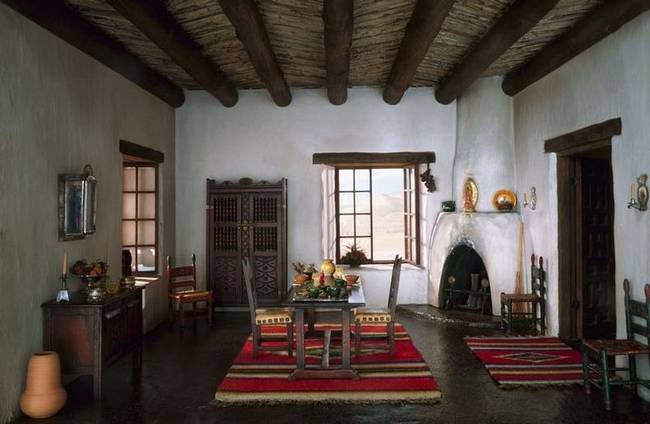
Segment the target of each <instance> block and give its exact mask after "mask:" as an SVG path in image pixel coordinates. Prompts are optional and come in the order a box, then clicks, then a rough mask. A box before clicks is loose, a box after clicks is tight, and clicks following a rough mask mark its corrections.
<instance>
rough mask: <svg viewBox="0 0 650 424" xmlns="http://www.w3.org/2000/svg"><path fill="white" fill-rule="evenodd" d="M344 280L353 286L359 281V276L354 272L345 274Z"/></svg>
mask: <svg viewBox="0 0 650 424" xmlns="http://www.w3.org/2000/svg"><path fill="white" fill-rule="evenodd" d="M345 281H347V283H348V284H349V285H351V286H354V285H356V284H357V283H358V281H359V276H358V275H356V274H345Z"/></svg>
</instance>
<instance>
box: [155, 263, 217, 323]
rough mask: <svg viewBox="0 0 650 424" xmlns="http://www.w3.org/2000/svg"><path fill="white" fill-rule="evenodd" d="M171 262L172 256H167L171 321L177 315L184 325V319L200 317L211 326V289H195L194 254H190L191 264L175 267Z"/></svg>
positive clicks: (212, 312)
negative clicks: (189, 306) (188, 306)
mask: <svg viewBox="0 0 650 424" xmlns="http://www.w3.org/2000/svg"><path fill="white" fill-rule="evenodd" d="M172 264H173V262H172V257H171V256H167V281H168V283H169V295H168V299H169V305H168V306H169V315H170V318H171V319H172V321H173V320H174V318H176V317H177V318H178V319H179V320H180V322H181V327H184V325H185V320H186V319H192V320H197V319H202V318H205V319H207V320H208V324H209V325H210V326H212V315H213V314H214V311H213V310H212V290H197V289H196V255H194V254H192V265H189V266H176V267H175V266H173V265H172ZM187 305H192V309H189V310H188V309H187V308H186V306H187ZM199 305H201V306H199Z"/></svg>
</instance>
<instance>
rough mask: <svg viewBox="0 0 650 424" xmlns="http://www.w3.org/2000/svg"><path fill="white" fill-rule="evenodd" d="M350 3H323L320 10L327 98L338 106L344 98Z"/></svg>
mask: <svg viewBox="0 0 650 424" xmlns="http://www.w3.org/2000/svg"><path fill="white" fill-rule="evenodd" d="M353 4H354V1H353V0H325V4H324V7H323V21H324V24H325V57H326V62H327V97H328V98H329V101H330V103H332V104H333V105H341V104H343V103H345V101H346V100H347V98H348V79H349V75H350V46H351V45H352V29H353V17H352V15H353V13H352V6H353Z"/></svg>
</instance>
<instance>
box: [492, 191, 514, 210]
mask: <svg viewBox="0 0 650 424" xmlns="http://www.w3.org/2000/svg"><path fill="white" fill-rule="evenodd" d="M492 205H493V206H494V209H496V210H498V211H499V212H509V211H511V210H513V209H514V208H515V206H517V195H516V194H515V193H514V192H513V191H512V190H507V189H501V190H497V191H496V192H495V193H494V195H493V196H492Z"/></svg>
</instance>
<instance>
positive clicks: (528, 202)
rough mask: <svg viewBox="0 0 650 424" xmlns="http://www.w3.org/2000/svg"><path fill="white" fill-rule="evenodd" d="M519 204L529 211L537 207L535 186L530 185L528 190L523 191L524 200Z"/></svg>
mask: <svg viewBox="0 0 650 424" xmlns="http://www.w3.org/2000/svg"><path fill="white" fill-rule="evenodd" d="M521 204H522V205H524V207H525V208H529V209H530V210H531V211H534V210H535V209H537V189H536V188H535V187H531V188H530V190H528V191H525V192H524V201H523V202H522V203H521Z"/></svg>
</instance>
